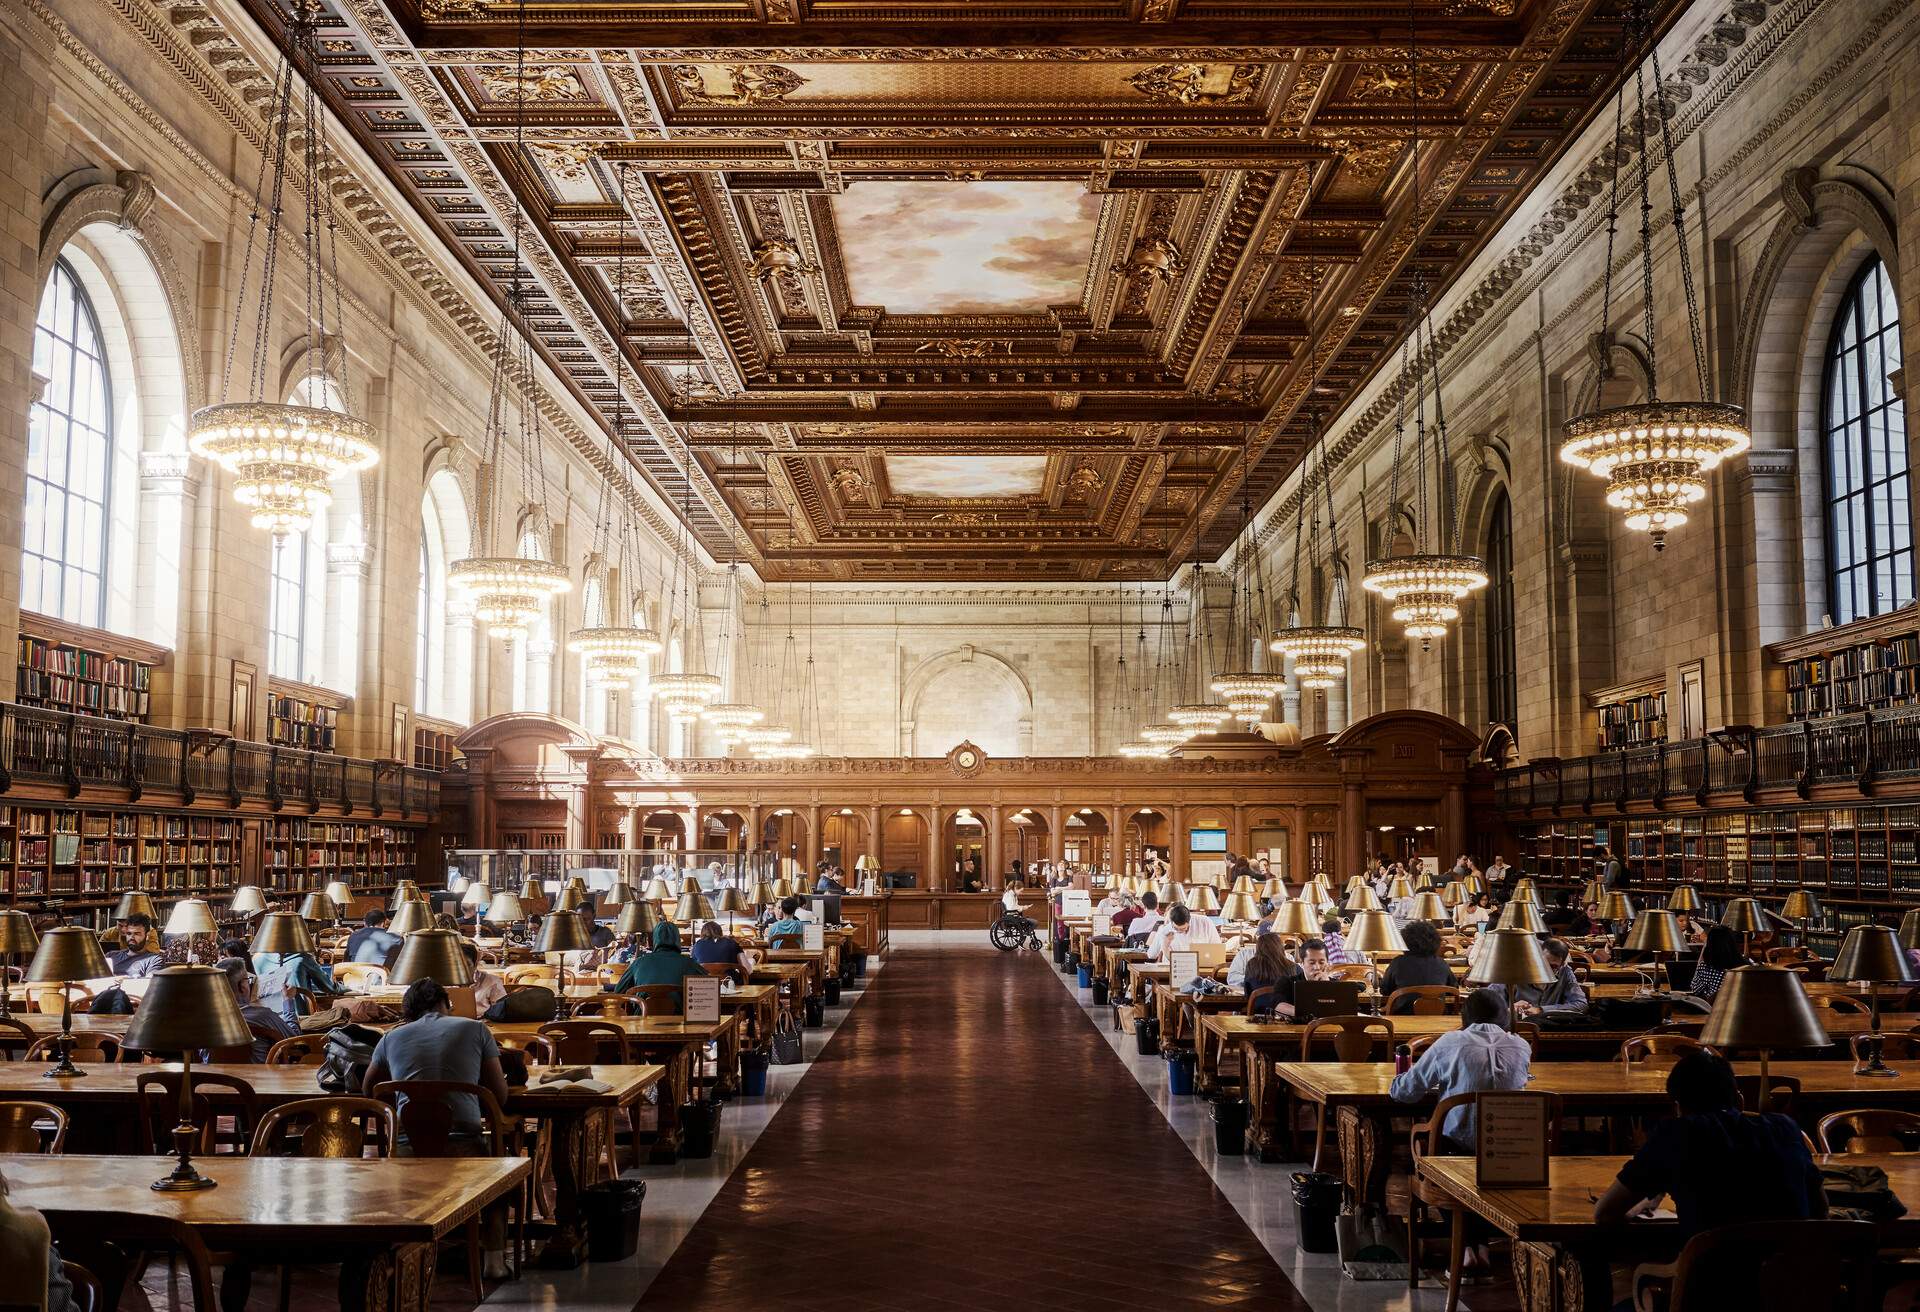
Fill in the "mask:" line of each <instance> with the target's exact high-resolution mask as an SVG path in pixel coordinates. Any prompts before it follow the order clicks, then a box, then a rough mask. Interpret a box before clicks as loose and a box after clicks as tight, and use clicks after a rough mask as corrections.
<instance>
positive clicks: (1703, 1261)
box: [1634, 1221, 1879, 1312]
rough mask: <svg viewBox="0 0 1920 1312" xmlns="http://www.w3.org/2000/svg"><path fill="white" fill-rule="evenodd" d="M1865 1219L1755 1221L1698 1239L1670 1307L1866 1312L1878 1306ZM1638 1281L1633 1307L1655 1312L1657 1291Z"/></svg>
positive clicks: (1680, 1267) (1871, 1238) (1687, 1253)
mask: <svg viewBox="0 0 1920 1312" xmlns="http://www.w3.org/2000/svg"><path fill="white" fill-rule="evenodd" d="M1878 1242H1879V1232H1878V1231H1877V1230H1876V1229H1875V1228H1874V1226H1873V1225H1872V1224H1871V1223H1870V1222H1867V1221H1756V1222H1749V1223H1747V1224H1744V1225H1728V1226H1719V1227H1716V1228H1715V1229H1712V1230H1706V1231H1703V1232H1701V1233H1700V1234H1697V1235H1695V1236H1694V1237H1693V1238H1692V1239H1690V1240H1688V1241H1687V1246H1686V1247H1685V1248H1683V1249H1682V1250H1680V1260H1679V1261H1678V1262H1677V1263H1675V1264H1674V1266H1673V1267H1672V1268H1670V1270H1671V1271H1672V1281H1673V1283H1672V1286H1671V1292H1670V1293H1669V1294H1668V1297H1667V1299H1666V1306H1667V1307H1669V1308H1671V1309H1673V1312H1695V1310H1696V1309H1706V1308H1725V1307H1737V1308H1741V1309H1744V1310H1746V1312H1868V1309H1870V1308H1873V1307H1875V1306H1877V1305H1878V1300H1877V1298H1876V1296H1875V1291H1874V1250H1875V1248H1876V1246H1877V1245H1878ZM1666 1270H1667V1269H1665V1268H1658V1267H1655V1268H1648V1267H1642V1268H1641V1270H1640V1272H1636V1277H1635V1281H1634V1285H1635V1288H1634V1302H1635V1306H1636V1307H1638V1308H1639V1309H1641V1310H1642V1312H1653V1309H1654V1308H1655V1307H1656V1306H1658V1303H1657V1301H1656V1299H1654V1298H1653V1297H1651V1296H1650V1294H1651V1292H1652V1289H1653V1288H1654V1287H1655V1286H1651V1285H1648V1284H1643V1283H1642V1276H1643V1274H1644V1273H1653V1274H1656V1275H1658V1276H1664V1275H1665V1274H1666Z"/></svg>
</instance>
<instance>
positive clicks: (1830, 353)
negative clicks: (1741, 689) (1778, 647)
mask: <svg viewBox="0 0 1920 1312" xmlns="http://www.w3.org/2000/svg"><path fill="white" fill-rule="evenodd" d="M1900 367H1901V357H1900V311H1899V307H1898V305H1897V303H1896V302H1895V299H1894V291H1893V283H1892V280H1891V279H1889V278H1888V277H1887V268H1886V265H1885V264H1884V263H1882V262H1881V260H1880V258H1879V257H1878V256H1875V257H1874V258H1872V259H1870V260H1868V261H1867V263H1866V264H1865V265H1864V266H1863V267H1862V268H1861V269H1860V271H1859V273H1857V274H1855V275H1854V278H1853V281H1852V282H1851V283H1849V284H1848V285H1847V292H1846V295H1845V297H1843V298H1842V301H1841V304H1840V312H1839V315H1838V317H1836V319H1835V320H1834V325H1833V334H1832V336H1831V337H1830V339H1829V340H1828V343H1827V359H1826V382H1825V387H1824V389H1823V396H1822V406H1821V434H1822V438H1823V441H1822V444H1821V446H1822V452H1823V454H1824V456H1825V462H1826V512H1827V601H1828V606H1829V608H1830V611H1831V614H1832V616H1833V620H1834V623H1836V624H1845V623H1847V622H1848V621H1850V620H1856V619H1860V618H1862V617H1864V616H1868V615H1879V614H1882V613H1883V612H1886V611H1890V610H1897V609H1899V608H1900V607H1902V606H1904V605H1906V604H1907V603H1908V602H1910V601H1912V600H1913V523H1912V515H1911V511H1910V506H1909V502H1908V490H1907V420H1906V409H1905V406H1904V405H1903V404H1902V402H1901V400H1900V398H1899V396H1897V395H1896V394H1895V393H1894V390H1893V385H1892V383H1891V382H1889V380H1888V377H1887V376H1888V375H1889V374H1891V373H1892V372H1893V371H1894V370H1896V369H1899V368H1900Z"/></svg>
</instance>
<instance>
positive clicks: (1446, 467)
mask: <svg viewBox="0 0 1920 1312" xmlns="http://www.w3.org/2000/svg"><path fill="white" fill-rule="evenodd" d="M1407 36H1408V43H1409V51H1408V54H1409V57H1410V58H1409V63H1410V64H1411V66H1412V70H1413V85H1415V86H1418V85H1419V83H1420V49H1419V46H1418V44H1417V42H1416V36H1417V32H1416V31H1415V28H1414V25H1413V24H1412V22H1411V21H1410V22H1409V24H1408V32H1407ZM1419 105H1420V99H1419V97H1418V96H1415V97H1414V98H1413V106H1414V111H1413V131H1412V134H1411V137H1412V142H1413V162H1412V166H1411V170H1410V174H1409V176H1411V177H1412V179H1413V210H1412V212H1413V213H1415V214H1420V213H1423V212H1424V211H1423V210H1422V208H1421V204H1420V123H1419ZM1409 318H1410V319H1411V320H1412V322H1411V323H1410V325H1409V331H1408V333H1407V336H1406V338H1405V340H1403V341H1402V342H1401V344H1400V380H1399V386H1398V387H1397V388H1396V389H1395V390H1396V393H1397V399H1396V403H1395V408H1394V417H1393V475H1392V481H1391V484H1390V489H1389V494H1388V500H1387V514H1388V516H1389V522H1390V524H1391V526H1392V530H1391V531H1392V536H1391V537H1390V538H1389V539H1388V542H1387V553H1386V555H1385V556H1383V557H1381V558H1379V559H1376V560H1369V561H1368V562H1367V572H1366V576H1365V577H1364V578H1363V579H1362V580H1361V583H1360V586H1361V587H1363V588H1365V589H1366V590H1367V591H1368V592H1371V593H1373V594H1375V595H1376V596H1378V597H1380V598H1382V599H1383V600H1384V601H1385V602H1386V603H1387V605H1388V606H1389V608H1390V613H1391V614H1392V616H1393V618H1394V620H1395V622H1397V623H1398V624H1399V625H1400V630H1401V632H1402V633H1404V634H1406V636H1407V637H1409V638H1418V639H1419V640H1420V650H1422V651H1426V650H1428V649H1429V648H1430V647H1431V646H1432V645H1433V640H1434V639H1435V638H1443V637H1445V636H1446V634H1447V629H1448V627H1449V626H1450V625H1452V624H1453V623H1454V621H1456V620H1458V619H1459V618H1460V603H1461V602H1462V601H1463V600H1465V599H1466V598H1467V597H1468V596H1469V595H1471V594H1472V593H1474V592H1477V591H1478V590H1479V589H1481V588H1484V587H1486V586H1487V571H1486V568H1485V565H1484V564H1483V562H1482V561H1481V560H1480V558H1479V557H1478V556H1472V555H1468V554H1466V553H1465V552H1463V551H1461V549H1460V513H1459V505H1458V501H1457V497H1458V492H1457V489H1456V488H1455V485H1454V476H1453V454H1452V451H1451V450H1450V449H1449V445H1448V438H1447V411H1446V406H1445V404H1444V403H1443V402H1442V400H1441V397H1440V349H1439V344H1438V342H1437V341H1436V340H1435V338H1434V332H1433V307H1432V304H1431V303H1430V302H1429V301H1428V300H1427V285H1426V279H1425V277H1424V275H1423V274H1422V273H1421V272H1420V271H1419V270H1418V269H1416V270H1415V272H1414V275H1413V303H1412V306H1411V308H1410V312H1409ZM1423 332H1424V334H1425V336H1424V343H1423V340H1422V334H1423ZM1429 372H1431V374H1432V379H1431V382H1429V379H1428V376H1427V375H1428V374H1429ZM1429 386H1431V387H1432V389H1433V419H1432V422H1431V423H1429V422H1428V419H1427V389H1428V387H1429ZM1409 391H1411V392H1412V394H1413V453H1412V454H1413V471H1412V472H1413V498H1412V502H1411V504H1410V505H1408V506H1406V507H1404V509H1405V510H1406V511H1408V512H1410V513H1411V515H1412V519H1413V525H1412V531H1411V532H1410V533H1409V532H1406V531H1404V530H1401V529H1400V525H1399V524H1398V523H1397V521H1398V519H1399V517H1400V515H1401V513H1402V510H1403V507H1402V506H1401V503H1400V476H1401V472H1402V471H1401V466H1402V464H1403V463H1405V462H1404V460H1403V457H1404V456H1405V454H1406V450H1405V437H1406V418H1407V394H1408V392H1409ZM1429 438H1431V439H1432V447H1433V478H1432V481H1431V483H1429V481H1428V478H1427V447H1428V439H1429Z"/></svg>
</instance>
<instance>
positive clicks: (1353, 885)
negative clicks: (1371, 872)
mask: <svg viewBox="0 0 1920 1312" xmlns="http://www.w3.org/2000/svg"><path fill="white" fill-rule="evenodd" d="M1372 887H1373V881H1372V880H1370V879H1368V878H1367V877H1366V876H1365V875H1355V876H1354V877H1353V878H1352V879H1349V880H1348V881H1347V895H1348V896H1349V897H1351V896H1352V895H1353V893H1354V890H1356V889H1361V888H1372Z"/></svg>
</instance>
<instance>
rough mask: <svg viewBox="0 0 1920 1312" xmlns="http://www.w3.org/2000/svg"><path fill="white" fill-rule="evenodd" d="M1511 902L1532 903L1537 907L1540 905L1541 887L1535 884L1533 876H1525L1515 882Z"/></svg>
mask: <svg viewBox="0 0 1920 1312" xmlns="http://www.w3.org/2000/svg"><path fill="white" fill-rule="evenodd" d="M1510 900H1511V901H1514V902H1531V903H1533V904H1534V905H1535V906H1539V905H1540V886H1539V885H1538V884H1536V883H1534V882H1533V876H1531V875H1527V876H1523V877H1522V878H1520V879H1518V880H1516V881H1514V885H1513V897H1512V898H1511V899H1510Z"/></svg>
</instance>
